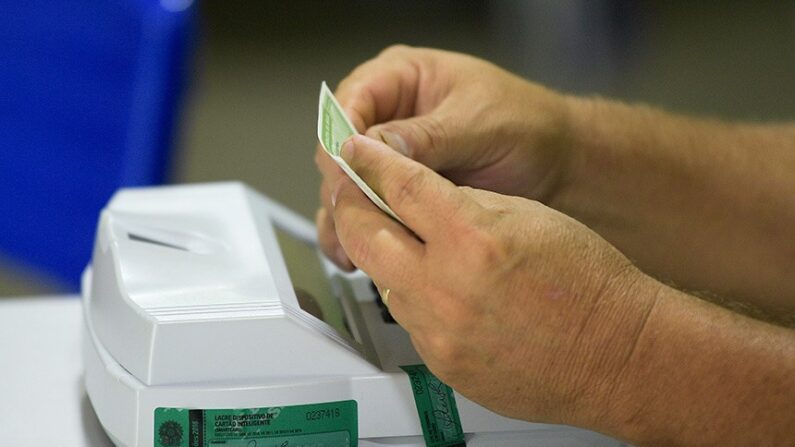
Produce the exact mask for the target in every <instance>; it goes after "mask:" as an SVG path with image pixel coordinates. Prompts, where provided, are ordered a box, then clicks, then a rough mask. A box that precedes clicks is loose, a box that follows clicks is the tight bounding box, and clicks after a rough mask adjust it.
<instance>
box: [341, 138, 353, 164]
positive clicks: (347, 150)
mask: <svg viewBox="0 0 795 447" xmlns="http://www.w3.org/2000/svg"><path fill="white" fill-rule="evenodd" d="M340 157H342V159H343V160H345V161H347V162H350V161H351V159H352V158H353V137H351V138H348V139H347V140H345V142H344V143H342V148H340Z"/></svg>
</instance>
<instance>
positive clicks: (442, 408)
mask: <svg viewBox="0 0 795 447" xmlns="http://www.w3.org/2000/svg"><path fill="white" fill-rule="evenodd" d="M400 368H401V369H402V370H403V371H406V374H408V376H409V382H410V383H411V391H412V392H413V393H414V403H415V404H416V405H417V414H418V415H419V417H420V424H421V425H422V436H423V437H424V438H425V445H426V446H427V447H458V446H466V441H465V440H464V430H463V429H462V428H461V418H460V417H459V416H458V407H457V406H456V404H455V395H454V394H453V389H452V388H450V387H449V386H447V385H445V384H444V383H443V382H442V381H441V380H439V379H438V378H437V377H436V376H434V375H433V373H431V371H430V370H428V367H426V366H425V365H408V366H401V367H400Z"/></svg>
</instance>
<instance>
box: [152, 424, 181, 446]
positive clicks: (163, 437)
mask: <svg viewBox="0 0 795 447" xmlns="http://www.w3.org/2000/svg"><path fill="white" fill-rule="evenodd" d="M157 434H158V435H159V436H160V445H161V446H163V447H179V445H181V444H182V426H181V425H179V424H178V423H177V422H176V421H165V422H163V423H162V424H160V428H159V429H157Z"/></svg>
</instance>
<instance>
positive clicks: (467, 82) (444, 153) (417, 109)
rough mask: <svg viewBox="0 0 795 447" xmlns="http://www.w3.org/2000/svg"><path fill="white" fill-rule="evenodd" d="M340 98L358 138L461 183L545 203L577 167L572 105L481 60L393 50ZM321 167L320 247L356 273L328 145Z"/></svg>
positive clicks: (365, 68) (363, 69) (361, 72)
mask: <svg viewBox="0 0 795 447" xmlns="http://www.w3.org/2000/svg"><path fill="white" fill-rule="evenodd" d="M336 96H337V98H338V100H339V102H340V104H341V105H342V107H343V108H344V109H345V111H346V113H347V114H348V115H349V116H350V118H351V120H352V121H353V123H354V125H355V126H356V128H357V129H358V130H359V132H362V133H364V134H365V135H367V136H370V137H372V138H374V139H377V140H381V141H383V142H385V143H387V144H388V145H389V146H391V147H392V148H393V149H395V150H397V151H399V152H402V153H404V154H405V155H407V156H409V157H410V158H412V159H414V160H416V161H418V162H420V163H422V164H424V165H426V166H428V167H430V168H431V169H433V170H435V171H437V172H439V173H441V174H442V175H443V176H445V177H447V178H448V179H450V180H451V181H452V182H453V183H456V184H458V185H468V186H472V187H476V188H481V189H487V190H490V191H496V192H499V193H503V194H510V195H519V196H524V197H530V198H534V199H539V200H543V199H546V198H548V197H549V196H550V195H551V194H552V193H553V191H554V189H555V187H556V185H557V184H558V183H559V182H560V181H561V179H562V177H563V173H564V172H565V165H566V164H567V163H568V159H569V152H570V149H569V145H568V143H567V138H568V135H567V127H566V126H567V113H568V106H567V104H568V103H567V101H565V100H564V97H563V96H562V95H559V94H557V93H555V92H552V91H550V90H547V89H544V88H543V87H541V86H538V85H535V84H531V83H529V82H527V81H525V80H523V79H521V78H518V77H516V76H514V75H511V74H510V73H508V72H506V71H504V70H502V69H500V68H498V67H496V66H495V65H492V64H490V63H488V62H485V61H482V60H479V59H476V58H474V57H470V56H466V55H463V54H457V53H450V52H445V51H439V50H431V49H415V48H409V47H403V46H397V47H391V48H388V49H387V50H385V51H384V52H382V53H381V54H380V55H379V56H378V57H376V58H375V59H373V60H371V61H369V62H366V63H364V64H362V65H361V66H359V67H358V68H356V69H355V70H354V71H353V72H352V73H351V74H350V75H349V76H348V77H347V78H345V79H344V80H343V81H342V82H341V83H340V85H339V88H338V89H337V91H336ZM315 161H316V163H317V165H318V167H319V169H320V171H321V173H322V175H323V184H322V186H321V190H320V196H321V201H322V207H321V208H320V210H319V211H318V214H317V217H316V220H317V227H318V234H319V239H320V245H321V247H322V248H323V250H324V252H325V253H326V254H327V255H329V256H330V257H331V258H332V259H334V260H335V261H336V262H337V263H338V264H339V265H340V266H342V267H343V268H346V269H351V268H352V267H353V266H352V265H351V264H350V261H348V259H347V256H346V255H345V253H344V250H342V249H341V247H340V246H339V242H338V240H337V236H336V233H335V231H334V221H333V219H332V218H331V209H332V207H331V203H330V197H331V186H332V185H333V184H335V183H336V181H337V180H338V179H339V178H340V177H341V176H342V175H344V173H343V172H342V171H341V170H340V169H339V167H338V166H337V165H336V164H335V163H334V162H333V161H332V160H331V159H330V158H329V157H328V155H327V154H325V152H324V151H323V150H322V148H320V147H318V150H317V153H316V155H315Z"/></svg>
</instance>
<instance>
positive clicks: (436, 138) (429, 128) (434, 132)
mask: <svg viewBox="0 0 795 447" xmlns="http://www.w3.org/2000/svg"><path fill="white" fill-rule="evenodd" d="M417 130H418V132H420V133H421V134H422V135H421V138H422V140H424V141H427V142H428V144H429V146H430V147H429V148H427V149H433V150H435V151H438V152H441V153H444V152H446V151H447V149H448V145H449V141H450V138H449V135H448V132H447V128H446V127H445V125H444V124H443V123H442V122H441V121H439V119H438V118H437V117H435V116H433V115H428V116H426V117H425V118H424V119H421V120H418V121H417Z"/></svg>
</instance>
